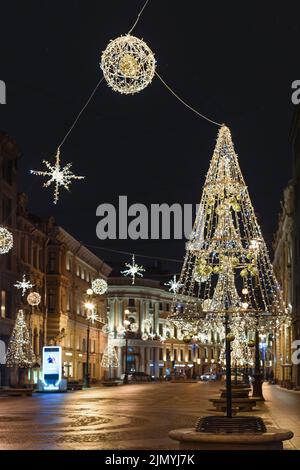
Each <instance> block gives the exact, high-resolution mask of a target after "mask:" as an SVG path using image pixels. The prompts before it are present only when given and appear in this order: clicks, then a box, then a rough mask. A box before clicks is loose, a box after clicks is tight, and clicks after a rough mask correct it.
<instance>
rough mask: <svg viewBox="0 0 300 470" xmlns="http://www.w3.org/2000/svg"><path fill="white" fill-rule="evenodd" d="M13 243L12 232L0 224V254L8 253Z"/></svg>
mask: <svg viewBox="0 0 300 470" xmlns="http://www.w3.org/2000/svg"><path fill="white" fill-rule="evenodd" d="M13 244H14V239H13V236H12V234H11V233H10V231H9V230H7V228H5V227H3V226H2V225H1V226H0V254H1V255H5V253H8V252H9V251H10V250H11V249H12V247H13Z"/></svg>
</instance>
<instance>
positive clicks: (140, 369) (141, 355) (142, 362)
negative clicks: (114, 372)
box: [139, 346, 145, 372]
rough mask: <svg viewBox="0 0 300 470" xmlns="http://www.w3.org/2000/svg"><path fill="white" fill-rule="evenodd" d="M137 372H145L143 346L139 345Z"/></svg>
mask: <svg viewBox="0 0 300 470" xmlns="http://www.w3.org/2000/svg"><path fill="white" fill-rule="evenodd" d="M139 372H145V348H144V346H140V367H139Z"/></svg>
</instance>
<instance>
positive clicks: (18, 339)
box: [6, 310, 36, 369]
mask: <svg viewBox="0 0 300 470" xmlns="http://www.w3.org/2000/svg"><path fill="white" fill-rule="evenodd" d="M35 361H36V358H35V354H34V352H33V349H32V346H31V341H30V335H29V331H28V327H27V324H26V321H25V318H24V312H23V310H19V311H18V314H17V318H16V322H15V326H14V329H13V332H12V335H11V338H10V340H9V343H8V347H7V353H6V365H7V367H19V368H21V369H28V368H30V367H31V366H32V365H33V364H34V363H35Z"/></svg>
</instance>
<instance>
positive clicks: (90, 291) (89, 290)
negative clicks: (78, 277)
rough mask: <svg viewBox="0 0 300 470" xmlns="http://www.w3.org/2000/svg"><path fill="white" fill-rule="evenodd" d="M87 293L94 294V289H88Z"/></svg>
mask: <svg viewBox="0 0 300 470" xmlns="http://www.w3.org/2000/svg"><path fill="white" fill-rule="evenodd" d="M86 293H87V295H93V293H94V292H93V289H87V291H86Z"/></svg>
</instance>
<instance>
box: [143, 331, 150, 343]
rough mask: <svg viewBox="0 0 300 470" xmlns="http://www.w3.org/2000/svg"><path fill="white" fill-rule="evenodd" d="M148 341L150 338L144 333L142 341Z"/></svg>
mask: <svg viewBox="0 0 300 470" xmlns="http://www.w3.org/2000/svg"><path fill="white" fill-rule="evenodd" d="M147 339H149V336H148V335H147V333H143V334H142V340H143V341H147Z"/></svg>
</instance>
